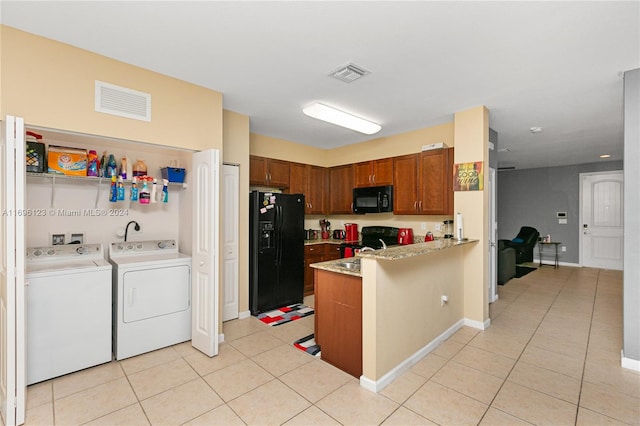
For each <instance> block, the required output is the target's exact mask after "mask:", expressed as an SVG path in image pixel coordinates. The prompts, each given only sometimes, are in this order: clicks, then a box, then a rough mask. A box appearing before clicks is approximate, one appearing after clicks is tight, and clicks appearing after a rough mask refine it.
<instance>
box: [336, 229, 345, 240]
mask: <svg viewBox="0 0 640 426" xmlns="http://www.w3.org/2000/svg"><path fill="white" fill-rule="evenodd" d="M346 235H347V233H346V232H345V231H344V229H334V231H333V239H334V240H344V239H345V237H346Z"/></svg>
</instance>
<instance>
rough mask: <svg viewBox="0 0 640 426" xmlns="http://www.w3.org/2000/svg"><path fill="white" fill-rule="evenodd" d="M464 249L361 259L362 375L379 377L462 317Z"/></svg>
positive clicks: (371, 378) (376, 378) (456, 248)
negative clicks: (443, 299) (444, 297)
mask: <svg viewBox="0 0 640 426" xmlns="http://www.w3.org/2000/svg"><path fill="white" fill-rule="evenodd" d="M469 245H472V244H469ZM463 250H464V246H462V247H453V248H450V249H446V250H442V251H439V252H434V253H430V254H428V255H424V256H415V257H410V258H406V259H401V260H393V261H385V260H380V261H376V260H375V259H366V258H364V259H363V260H362V283H363V285H362V305H363V312H362V322H363V327H362V328H363V330H362V331H363V336H362V353H363V357H362V362H363V372H362V374H363V376H365V377H366V378H368V379H370V380H374V381H377V380H380V378H381V377H382V376H384V375H385V374H386V373H388V372H389V371H390V370H392V369H393V368H395V367H396V366H398V364H400V363H402V362H403V361H405V360H407V358H409V357H411V356H412V355H414V354H415V353H416V352H417V351H419V350H420V349H422V348H423V347H424V346H425V345H427V344H428V343H429V342H431V341H432V340H434V339H435V338H436V337H438V336H439V335H441V334H442V333H443V332H444V331H445V330H447V329H448V328H450V327H451V326H453V325H454V324H456V323H457V322H458V321H460V320H461V319H462V318H463V311H464V294H463V291H464V290H463V286H464V277H463V268H462V267H461V266H462V265H463V263H464V252H463ZM441 295H447V296H448V298H449V302H448V303H447V304H446V305H445V306H441V305H440V296H441ZM399 330H404V331H405V332H402V333H399V332H398V331H399Z"/></svg>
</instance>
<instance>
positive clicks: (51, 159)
mask: <svg viewBox="0 0 640 426" xmlns="http://www.w3.org/2000/svg"><path fill="white" fill-rule="evenodd" d="M47 157H48V158H47V164H48V166H49V170H48V171H49V173H55V174H62V175H67V176H86V175H87V150H86V149H78V148H69V147H65V146H56V145H49V152H48V155H47Z"/></svg>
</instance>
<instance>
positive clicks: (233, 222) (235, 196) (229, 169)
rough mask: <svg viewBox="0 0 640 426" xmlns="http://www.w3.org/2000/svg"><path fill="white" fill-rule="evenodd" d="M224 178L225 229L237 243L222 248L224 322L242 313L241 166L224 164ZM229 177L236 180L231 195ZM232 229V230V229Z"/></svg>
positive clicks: (223, 208)
mask: <svg viewBox="0 0 640 426" xmlns="http://www.w3.org/2000/svg"><path fill="white" fill-rule="evenodd" d="M222 176H223V185H222V187H223V188H224V191H223V193H222V196H223V201H222V203H223V206H222V214H223V217H222V223H223V228H224V232H229V231H231V232H233V233H234V241H235V244H233V245H235V247H228V246H227V243H226V239H224V241H223V248H222V255H221V257H222V261H221V262H220V264H221V265H222V277H223V283H222V293H221V294H222V314H221V319H222V321H223V322H224V321H229V320H232V319H236V318H238V316H239V313H240V309H239V308H240V301H239V284H240V276H239V274H240V267H239V262H240V256H239V250H240V241H239V235H240V229H239V228H240V165H239V164H231V163H223V164H222ZM229 176H231V177H233V178H234V181H235V183H234V185H233V188H232V189H231V193H229V192H230V191H229V187H228V184H229ZM230 205H231V206H232V208H233V210H234V211H233V212H231V214H230V215H229V214H228V213H229V210H228V207H229V206H230ZM230 227H232V228H230ZM229 250H233V251H235V256H236V262H235V266H234V267H233V271H231V274H229V272H230V271H229V270H228V268H229V265H228V263H227V260H228V259H227V258H226V256H227V253H228V252H229ZM229 279H233V281H234V282H233V283H232V286H231V287H232V290H231V292H232V299H231V300H232V301H233V302H232V303H231V304H230V305H229V306H227V304H226V302H227V301H228V300H229V297H228V296H229V295H228V294H227V290H228V289H229V286H228V284H229V283H228V282H227V281H228V280H229ZM233 305H235V308H234V307H233Z"/></svg>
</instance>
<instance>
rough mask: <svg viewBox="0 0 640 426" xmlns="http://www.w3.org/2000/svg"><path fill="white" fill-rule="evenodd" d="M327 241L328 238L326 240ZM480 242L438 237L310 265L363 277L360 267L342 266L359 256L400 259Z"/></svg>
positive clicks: (354, 260)
mask: <svg viewBox="0 0 640 426" xmlns="http://www.w3.org/2000/svg"><path fill="white" fill-rule="evenodd" d="M324 241H326V240H324ZM475 242H478V240H471V239H468V240H464V241H457V240H455V239H449V238H447V239H444V238H443V239H436V240H434V241H428V242H420V243H415V244H409V245H406V246H400V245H398V246H391V247H389V248H386V249H379V250H373V251H364V252H363V251H361V252H359V253H358V254H357V257H351V258H346V259H337V260H328V261H326V262H318V263H312V264H311V265H310V266H311V267H312V268H316V269H322V270H325V271H330V272H337V273H339V274H347V275H353V276H356V277H362V273H361V272H360V269H350V268H347V267H345V266H341V264H344V263H353V262H359V258H363V257H364V258H367V259H382V260H400V259H406V258H408V257H413V256H421V255H425V254H429V253H434V252H437V251H441V250H446V249H450V248H452V247H457V246H461V245H465V244H471V243H475Z"/></svg>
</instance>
